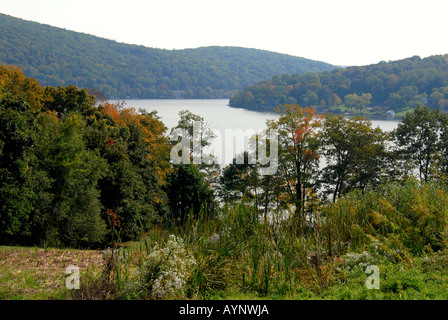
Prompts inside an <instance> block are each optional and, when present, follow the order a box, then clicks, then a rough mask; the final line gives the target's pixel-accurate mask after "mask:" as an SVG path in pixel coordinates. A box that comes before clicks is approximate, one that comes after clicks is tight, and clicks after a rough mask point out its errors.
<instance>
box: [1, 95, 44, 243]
mask: <svg viewBox="0 0 448 320" xmlns="http://www.w3.org/2000/svg"><path fill="white" fill-rule="evenodd" d="M35 116H36V115H35V113H34V112H32V111H31V110H30V106H29V104H28V103H26V102H25V101H23V100H22V99H16V98H10V97H3V98H1V100H0V242H3V243H8V242H12V243H22V242H23V241H24V239H25V238H27V237H29V236H30V234H29V232H30V230H29V228H28V222H29V215H30V214H31V212H32V209H33V202H32V200H33V198H34V191H33V187H32V183H33V181H32V177H33V175H32V167H31V165H32V153H31V150H32V148H33V147H34V145H35V143H36V135H37V122H36V118H35Z"/></svg>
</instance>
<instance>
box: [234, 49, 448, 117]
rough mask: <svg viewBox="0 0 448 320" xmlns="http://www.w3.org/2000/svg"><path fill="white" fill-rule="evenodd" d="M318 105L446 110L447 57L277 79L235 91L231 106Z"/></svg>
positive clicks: (335, 110) (339, 109) (345, 108)
mask: <svg viewBox="0 0 448 320" xmlns="http://www.w3.org/2000/svg"><path fill="white" fill-rule="evenodd" d="M285 103H288V104H299V105H304V106H315V107H317V108H318V109H319V110H322V111H323V112H332V113H338V112H339V113H340V112H345V111H350V112H352V113H354V112H356V113H368V112H367V111H368V110H367V108H368V107H370V108H371V112H377V113H378V114H382V115H385V111H387V110H394V111H395V112H400V111H404V110H407V109H413V108H415V107H416V106H417V105H426V106H428V107H430V108H431V109H434V108H439V109H440V110H443V111H447V110H448V109H447V108H448V55H439V56H431V57H428V58H425V59H421V58H420V57H418V56H415V57H412V58H408V59H403V60H399V61H392V62H380V63H378V64H373V65H368V66H359V67H358V66H356V67H347V68H340V69H335V70H333V71H324V72H319V73H306V74H303V75H299V74H293V75H287V74H283V75H276V76H274V77H273V78H272V79H271V80H265V81H262V82H260V83H258V84H255V85H252V86H248V87H246V88H244V89H243V90H240V91H238V92H237V93H235V94H234V95H233V96H232V97H231V99H230V105H232V106H235V107H241V108H249V109H254V110H263V109H270V110H272V107H273V106H274V107H275V106H277V105H278V104H285Z"/></svg>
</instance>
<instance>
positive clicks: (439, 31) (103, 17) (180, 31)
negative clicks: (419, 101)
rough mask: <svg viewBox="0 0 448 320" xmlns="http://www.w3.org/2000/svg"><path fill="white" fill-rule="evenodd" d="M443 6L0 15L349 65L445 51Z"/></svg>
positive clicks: (132, 1)
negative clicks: (244, 48)
mask: <svg viewBox="0 0 448 320" xmlns="http://www.w3.org/2000/svg"><path fill="white" fill-rule="evenodd" d="M447 9H448V1H447V0H425V1H415V0H375V1H371V0H309V1H302V0H269V1H265V0H219V1H215V0H159V1H155V0H121V1H116V0H108V1H104V0H77V1H66V0H39V1H36V0H0V12H1V13H5V14H9V15H12V16H15V17H19V18H23V19H26V20H32V21H36V22H41V23H45V24H49V25H52V26H57V27H62V28H65V29H68V30H73V31H78V32H84V33H88V34H92V35H96V36H99V37H103V38H108V39H112V40H116V41H119V42H124V43H132V44H140V45H144V46H147V47H154V48H165V49H174V48H175V49H183V48H196V47H201V46H210V45H217V46H241V47H247V48H257V49H265V50H270V51H275V52H281V53H287V54H290V55H294V56H299V57H304V58H308V59H313V60H319V61H325V62H328V63H331V64H335V65H347V66H349V65H366V64H372V63H378V62H380V61H388V60H398V59H403V58H407V57H411V56H414V55H419V56H421V57H422V58H423V57H427V56H430V55H435V54H448V41H447V40H446V39H447V31H448V25H447V14H448V10H447ZM0 32H1V30H0Z"/></svg>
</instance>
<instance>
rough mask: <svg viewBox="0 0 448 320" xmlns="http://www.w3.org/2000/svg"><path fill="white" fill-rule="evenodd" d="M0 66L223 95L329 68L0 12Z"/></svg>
mask: <svg viewBox="0 0 448 320" xmlns="http://www.w3.org/2000/svg"><path fill="white" fill-rule="evenodd" d="M0 30H1V32H0V64H12V65H16V66H19V67H21V68H22V70H23V71H24V73H25V75H26V76H28V77H32V78H35V79H36V80H37V81H38V82H39V83H40V84H42V85H44V86H47V85H48V86H59V85H61V86H66V85H75V86H77V87H79V88H93V89H96V90H99V91H101V92H103V93H104V94H105V95H106V96H107V97H118V98H127V97H129V98H176V97H182V98H228V97H230V96H231V94H232V93H233V92H235V91H236V90H239V89H242V88H244V87H246V86H249V85H252V84H255V83H257V82H259V81H261V80H263V79H269V78H271V77H272V76H274V75H275V74H283V73H287V74H293V73H300V74H302V73H306V72H310V71H311V72H319V71H324V70H331V69H334V68H335V67H334V66H332V65H330V64H327V63H323V62H318V61H313V60H308V59H304V58H300V57H294V56H290V55H285V54H280V53H274V52H269V51H263V50H257V49H246V48H239V47H202V48H197V49H185V50H164V49H156V48H148V47H144V46H138V45H129V44H124V43H118V42H115V41H111V40H107V39H103V38H98V37H95V36H91V35H87V34H83V33H77V32H73V31H68V30H65V29H61V28H56V27H51V26H48V25H43V24H39V23H35V22H30V21H25V20H22V19H18V18H14V17H11V16H8V15H3V14H0Z"/></svg>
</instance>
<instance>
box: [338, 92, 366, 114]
mask: <svg viewBox="0 0 448 320" xmlns="http://www.w3.org/2000/svg"><path fill="white" fill-rule="evenodd" d="M344 100H345V103H346V104H347V105H348V106H350V107H351V108H353V107H356V108H359V113H360V114H362V111H363V110H364V108H365V107H367V106H368V105H369V103H370V100H372V95H371V94H370V93H363V94H361V95H357V94H356V93H353V94H348V95H346V96H345V97H344Z"/></svg>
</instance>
